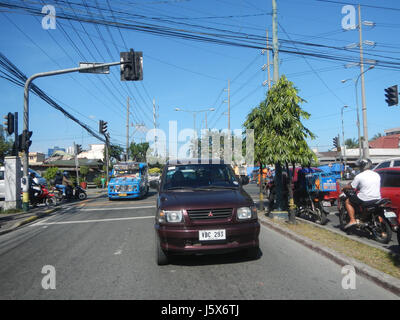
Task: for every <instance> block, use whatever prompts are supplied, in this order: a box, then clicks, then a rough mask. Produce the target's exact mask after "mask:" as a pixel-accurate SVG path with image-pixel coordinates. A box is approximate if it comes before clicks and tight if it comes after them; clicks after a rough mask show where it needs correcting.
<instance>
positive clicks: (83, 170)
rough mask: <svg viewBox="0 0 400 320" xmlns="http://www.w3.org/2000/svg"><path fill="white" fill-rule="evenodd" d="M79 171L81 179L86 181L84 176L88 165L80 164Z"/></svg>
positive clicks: (87, 171)
mask: <svg viewBox="0 0 400 320" xmlns="http://www.w3.org/2000/svg"><path fill="white" fill-rule="evenodd" d="M79 172H80V174H81V175H82V178H83V181H86V177H87V175H88V173H89V167H88V166H81V167H80V168H79Z"/></svg>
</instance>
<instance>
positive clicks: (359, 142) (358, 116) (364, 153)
mask: <svg viewBox="0 0 400 320" xmlns="http://www.w3.org/2000/svg"><path fill="white" fill-rule="evenodd" d="M374 67H375V66H374V65H372V66H370V67H369V68H368V69H367V70H365V71H363V72H361V73H360V74H359V75H358V77H357V79H346V80H342V83H346V82H347V81H348V80H353V81H354V84H355V92H356V108H357V128H358V145H359V155H360V159H361V157H362V158H365V157H366V154H369V146H368V142H367V144H365V143H364V148H363V147H362V145H361V132H360V115H359V106H358V90H357V87H358V81H359V80H360V77H361V76H362V75H363V74H364V73H366V72H367V71H369V70H371V69H373V68H374ZM363 120H364V121H363V122H364V131H365V128H366V127H367V124H366V119H365V117H364V118H363ZM364 139H365V134H364ZM367 148H368V150H366V149H367ZM361 150H363V155H362V156H361Z"/></svg>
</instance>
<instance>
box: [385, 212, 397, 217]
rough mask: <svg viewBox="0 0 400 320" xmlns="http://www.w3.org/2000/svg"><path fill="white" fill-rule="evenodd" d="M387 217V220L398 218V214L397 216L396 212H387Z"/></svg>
mask: <svg viewBox="0 0 400 320" xmlns="http://www.w3.org/2000/svg"><path fill="white" fill-rule="evenodd" d="M385 217H386V218H396V217H397V216H396V214H395V213H394V212H392V211H386V212H385Z"/></svg>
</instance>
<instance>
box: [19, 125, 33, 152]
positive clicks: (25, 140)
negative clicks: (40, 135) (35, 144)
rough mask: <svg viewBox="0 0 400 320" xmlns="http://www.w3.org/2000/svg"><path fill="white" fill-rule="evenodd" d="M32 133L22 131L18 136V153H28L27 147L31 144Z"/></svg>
mask: <svg viewBox="0 0 400 320" xmlns="http://www.w3.org/2000/svg"><path fill="white" fill-rule="evenodd" d="M32 133H33V132H32V131H27V130H24V131H22V133H21V134H20V135H19V136H18V151H26V152H27V151H29V147H30V146H31V144H32V141H31V140H30V139H31V137H32Z"/></svg>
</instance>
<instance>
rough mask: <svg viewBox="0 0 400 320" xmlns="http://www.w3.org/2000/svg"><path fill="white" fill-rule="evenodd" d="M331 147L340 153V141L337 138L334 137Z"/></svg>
mask: <svg viewBox="0 0 400 320" xmlns="http://www.w3.org/2000/svg"><path fill="white" fill-rule="evenodd" d="M333 146H334V147H335V148H336V150H337V151H338V152H340V151H342V148H341V147H340V140H339V137H334V138H333Z"/></svg>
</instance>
